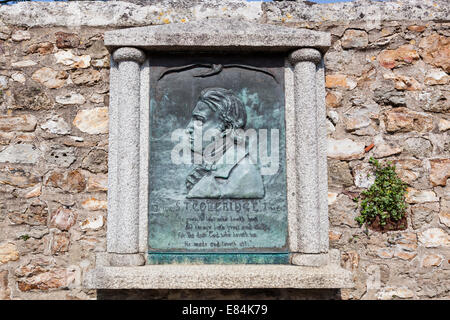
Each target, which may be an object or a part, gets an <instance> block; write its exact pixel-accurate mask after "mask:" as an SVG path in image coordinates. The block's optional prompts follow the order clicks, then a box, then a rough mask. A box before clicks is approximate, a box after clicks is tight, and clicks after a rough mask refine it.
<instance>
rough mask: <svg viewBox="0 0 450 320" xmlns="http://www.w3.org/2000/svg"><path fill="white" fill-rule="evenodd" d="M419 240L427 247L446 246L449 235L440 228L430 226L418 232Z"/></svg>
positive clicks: (449, 238)
mask: <svg viewBox="0 0 450 320" xmlns="http://www.w3.org/2000/svg"><path fill="white" fill-rule="evenodd" d="M419 242H420V243H421V244H423V245H424V246H425V247H427V248H437V247H440V246H448V245H449V244H450V237H449V235H448V234H447V233H446V232H445V231H444V230H442V229H440V228H430V229H427V230H425V231H422V232H420V233H419Z"/></svg>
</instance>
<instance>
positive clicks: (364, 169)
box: [353, 163, 375, 188]
mask: <svg viewBox="0 0 450 320" xmlns="http://www.w3.org/2000/svg"><path fill="white" fill-rule="evenodd" d="M353 176H354V179H355V186H357V187H359V188H369V187H370V186H371V185H372V184H373V183H374V182H375V174H374V172H373V167H372V166H370V165H368V164H366V163H361V164H358V165H356V166H355V167H354V168H353Z"/></svg>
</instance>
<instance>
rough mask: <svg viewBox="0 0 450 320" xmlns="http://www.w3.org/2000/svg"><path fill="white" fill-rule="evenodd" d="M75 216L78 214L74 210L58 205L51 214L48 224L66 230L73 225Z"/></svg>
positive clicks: (75, 219)
mask: <svg viewBox="0 0 450 320" xmlns="http://www.w3.org/2000/svg"><path fill="white" fill-rule="evenodd" d="M77 217H78V214H77V212H76V211H74V210H71V209H68V208H65V207H59V208H58V209H57V210H55V211H54V212H53V213H52V215H51V219H50V226H52V227H56V228H58V229H59V230H62V231H67V230H69V229H70V228H71V227H72V226H73V225H75V223H76V221H77Z"/></svg>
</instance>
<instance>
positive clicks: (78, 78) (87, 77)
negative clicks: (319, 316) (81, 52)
mask: <svg viewBox="0 0 450 320" xmlns="http://www.w3.org/2000/svg"><path fill="white" fill-rule="evenodd" d="M70 76H71V78H72V81H73V83H75V84H77V85H87V86H93V85H94V84H96V83H97V82H99V81H100V79H101V74H100V72H99V71H97V70H92V69H91V70H82V69H78V70H75V71H74V72H72V73H71V75H70Z"/></svg>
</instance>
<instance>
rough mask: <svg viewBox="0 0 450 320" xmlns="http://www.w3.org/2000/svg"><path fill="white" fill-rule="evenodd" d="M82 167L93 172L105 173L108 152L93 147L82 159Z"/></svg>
mask: <svg viewBox="0 0 450 320" xmlns="http://www.w3.org/2000/svg"><path fill="white" fill-rule="evenodd" d="M82 167H83V168H84V169H87V170H89V171H91V172H93V173H100V172H103V173H105V172H106V171H107V170H108V153H106V152H105V151H103V150H99V149H94V150H92V151H91V152H89V154H88V155H87V156H86V157H85V158H84V159H83V163H82Z"/></svg>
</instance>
